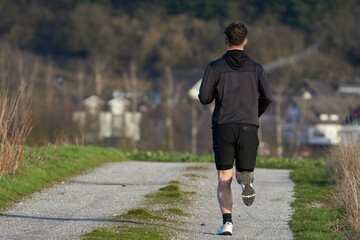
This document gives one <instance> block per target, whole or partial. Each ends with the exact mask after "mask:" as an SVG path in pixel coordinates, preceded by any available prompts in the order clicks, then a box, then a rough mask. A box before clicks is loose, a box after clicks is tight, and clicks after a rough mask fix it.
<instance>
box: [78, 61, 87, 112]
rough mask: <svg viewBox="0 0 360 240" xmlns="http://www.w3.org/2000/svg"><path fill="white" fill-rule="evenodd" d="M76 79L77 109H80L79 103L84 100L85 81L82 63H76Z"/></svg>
mask: <svg viewBox="0 0 360 240" xmlns="http://www.w3.org/2000/svg"><path fill="white" fill-rule="evenodd" d="M77 65H78V66H77V73H76V78H77V81H78V108H79V109H80V106H81V101H82V100H83V98H84V80H85V69H84V68H85V67H84V63H82V62H80V61H79V62H78V64H77Z"/></svg>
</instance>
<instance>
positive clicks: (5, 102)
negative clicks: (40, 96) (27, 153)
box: [0, 89, 32, 176]
mask: <svg viewBox="0 0 360 240" xmlns="http://www.w3.org/2000/svg"><path fill="white" fill-rule="evenodd" d="M21 99H22V98H21V89H20V90H19V91H18V92H16V93H13V94H12V95H11V96H9V95H8V93H7V92H5V93H3V94H1V93H0V176H2V175H4V174H6V175H11V176H14V174H15V172H16V170H17V169H18V168H19V166H20V163H21V162H22V161H23V159H24V148H25V142H26V139H27V137H28V136H29V133H30V131H31V129H32V123H31V113H30V106H27V107H26V108H23V107H22V106H21V104H20V103H21ZM20 107H22V109H25V110H23V111H22V112H21V113H20Z"/></svg>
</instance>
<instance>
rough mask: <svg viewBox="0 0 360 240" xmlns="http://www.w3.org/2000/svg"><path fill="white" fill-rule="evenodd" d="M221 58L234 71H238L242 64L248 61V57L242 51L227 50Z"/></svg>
mask: <svg viewBox="0 0 360 240" xmlns="http://www.w3.org/2000/svg"><path fill="white" fill-rule="evenodd" d="M223 57H224V59H225V60H226V62H227V63H228V64H229V66H230V67H231V68H232V69H234V70H239V69H240V68H241V67H242V65H243V64H244V63H246V62H247V61H249V60H250V58H249V56H248V55H247V54H246V53H245V52H244V51H242V50H229V51H227V52H226V53H225V54H224V56H223Z"/></svg>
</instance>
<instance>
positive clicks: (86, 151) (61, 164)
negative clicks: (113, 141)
mask: <svg viewBox="0 0 360 240" xmlns="http://www.w3.org/2000/svg"><path fill="white" fill-rule="evenodd" d="M26 153H27V155H31V156H32V157H31V160H30V161H28V162H26V163H25V162H24V163H23V164H22V166H21V168H20V171H18V172H17V173H16V175H15V177H10V176H5V175H4V176H2V177H1V178H0V208H4V207H6V206H8V205H9V204H10V203H12V202H15V201H17V200H19V199H20V198H21V197H24V196H26V195H29V194H31V193H33V192H36V191H38V190H39V189H41V188H43V187H44V186H47V185H49V184H51V183H54V182H59V181H61V180H63V179H64V178H65V177H68V176H71V175H73V174H77V173H80V172H81V171H83V170H85V169H88V168H92V167H95V166H98V165H100V164H101V163H104V162H111V161H120V160H124V159H125V157H124V155H123V154H122V153H121V152H119V151H118V150H116V149H105V148H99V147H91V146H89V147H72V146H64V147H53V146H48V147H40V148H31V149H27V151H26Z"/></svg>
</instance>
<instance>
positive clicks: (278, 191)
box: [179, 165, 294, 240]
mask: <svg viewBox="0 0 360 240" xmlns="http://www.w3.org/2000/svg"><path fill="white" fill-rule="evenodd" d="M203 166H207V165H203ZM193 173H194V174H199V175H200V176H201V177H200V178H198V179H197V180H196V181H194V180H195V179H192V180H193V182H196V184H194V183H193V184H191V179H188V180H190V182H188V183H189V185H188V187H189V188H190V189H191V190H193V191H196V192H197V193H198V195H197V196H196V197H197V199H196V200H195V203H194V205H195V206H196V207H194V208H193V207H189V209H188V210H187V211H188V212H190V213H191V217H189V218H188V219H187V220H186V222H187V223H188V224H187V229H188V231H179V236H181V239H242V240H245V239H262V240H268V239H293V234H292V232H291V231H290V228H289V225H288V222H289V221H290V219H291V214H292V210H291V207H290V206H289V203H290V202H291V201H293V200H294V199H293V198H292V191H293V187H294V183H293V182H292V181H291V180H290V179H289V170H273V169H271V170H270V169H255V182H254V189H255V191H256V198H255V202H254V204H253V205H252V206H250V207H247V206H245V204H244V203H243V202H242V199H241V187H240V185H239V184H238V183H237V182H236V180H235V178H234V179H233V182H232V192H233V201H234V204H233V213H232V219H233V223H234V228H233V236H231V237H229V236H216V235H215V233H216V231H217V230H218V229H219V228H220V226H221V224H222V216H221V212H220V208H219V205H218V202H217V198H216V188H217V173H216V170H215V169H214V167H212V166H208V167H207V168H205V170H202V171H200V172H199V171H194V172H193ZM188 175H189V176H190V175H191V172H190V174H188Z"/></svg>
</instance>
